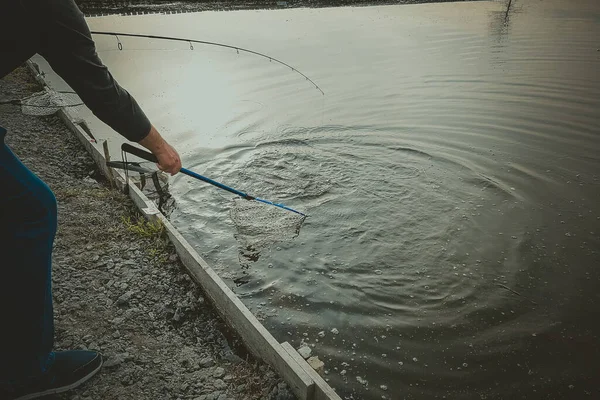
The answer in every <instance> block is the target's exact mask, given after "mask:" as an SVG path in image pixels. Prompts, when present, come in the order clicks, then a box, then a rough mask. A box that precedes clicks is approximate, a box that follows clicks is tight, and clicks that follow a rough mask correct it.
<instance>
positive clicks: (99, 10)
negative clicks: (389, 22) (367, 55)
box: [76, 0, 478, 17]
mask: <svg viewBox="0 0 600 400" xmlns="http://www.w3.org/2000/svg"><path fill="white" fill-rule="evenodd" d="M460 1H478V0H396V1H393V0H382V1H364V0H341V1H326V0H290V1H243V2H236V1H202V0H200V1H192V0H189V1H156V0H129V1H111V0H77V1H76V3H77V5H78V6H79V8H80V9H81V11H82V12H83V13H84V14H85V15H86V16H88V17H90V16H100V15H112V14H126V15H132V14H133V15H136V14H161V13H166V14H175V13H186V12H202V11H241V10H285V9H292V8H325V7H368V6H386V5H402V4H426V3H449V2H460Z"/></svg>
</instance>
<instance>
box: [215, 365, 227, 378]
mask: <svg viewBox="0 0 600 400" xmlns="http://www.w3.org/2000/svg"><path fill="white" fill-rule="evenodd" d="M212 376H214V377H215V378H222V377H224V376H225V370H224V369H223V368H221V367H217V368H215V370H214V371H213V374H212Z"/></svg>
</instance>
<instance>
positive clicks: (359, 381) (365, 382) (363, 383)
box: [356, 376, 369, 386]
mask: <svg viewBox="0 0 600 400" xmlns="http://www.w3.org/2000/svg"><path fill="white" fill-rule="evenodd" d="M356 381H357V382H358V383H360V384H361V385H364V386H367V385H368V384H369V382H368V381H367V380H366V379H363V378H362V377H360V376H357V377H356Z"/></svg>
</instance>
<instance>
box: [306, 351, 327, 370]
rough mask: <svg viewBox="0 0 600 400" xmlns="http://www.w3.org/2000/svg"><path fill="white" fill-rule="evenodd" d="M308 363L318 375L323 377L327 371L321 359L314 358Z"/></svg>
mask: <svg viewBox="0 0 600 400" xmlns="http://www.w3.org/2000/svg"><path fill="white" fill-rule="evenodd" d="M307 361H308V365H310V366H311V367H312V369H314V370H315V371H317V373H318V374H320V375H323V371H324V370H325V363H324V362H323V361H321V360H319V357H317V356H313V357H310V358H309V359H308V360H307Z"/></svg>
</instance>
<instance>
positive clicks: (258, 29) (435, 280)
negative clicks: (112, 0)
mask: <svg viewBox="0 0 600 400" xmlns="http://www.w3.org/2000/svg"><path fill="white" fill-rule="evenodd" d="M90 24H91V25H92V27H93V28H94V29H98V30H101V29H105V30H123V31H129V32H137V33H153V34H165V35H171V36H183V37H190V38H196V39H201V40H212V41H217V42H222V43H228V44H234V45H237V46H242V47H248V48H250V49H253V50H256V51H260V52H264V53H267V54H269V55H272V56H273V57H277V58H279V59H281V60H284V61H286V62H288V63H289V64H291V65H293V66H294V67H295V68H298V69H299V70H300V71H302V72H304V73H305V74H307V75H308V76H310V77H311V78H312V79H313V80H315V81H316V82H317V83H318V84H319V85H320V87H322V88H323V90H324V91H325V93H326V95H325V96H322V95H321V94H320V92H319V91H317V90H316V89H315V88H314V87H312V86H311V85H310V83H308V82H307V81H305V80H304V79H303V78H302V77H299V76H298V75H296V74H294V73H293V71H290V70H289V69H286V68H283V67H281V66H280V65H277V64H276V63H272V62H271V63H269V62H268V61H267V60H264V59H261V58H258V57H253V56H249V55H244V54H240V55H238V54H236V53H235V52H234V51H231V50H226V49H220V48H215V47H202V46H194V50H193V51H192V50H190V48H189V45H188V44H187V43H181V44H176V43H166V42H159V41H150V40H143V39H139V40H138V39H125V38H121V42H122V44H123V47H124V50H123V51H119V50H117V47H116V40H115V39H114V38H106V37H102V38H101V37H98V38H97V40H98V45H99V52H100V55H101V57H102V59H103V60H104V61H105V62H106V63H107V64H108V65H109V66H110V67H111V69H112V70H113V72H114V74H115V76H116V77H117V79H118V80H120V81H121V82H122V83H123V84H124V85H125V86H127V87H128V88H129V89H130V91H131V92H132V93H133V94H134V95H135V96H136V98H138V99H139V101H140V103H141V104H142V106H143V107H144V109H146V110H147V112H148V114H149V116H150V117H151V119H152V120H153V122H154V123H155V124H156V125H157V126H158V127H159V129H160V130H161V131H162V132H163V133H164V134H165V136H167V137H168V138H169V139H170V140H172V141H173V142H174V143H175V145H176V147H178V148H179V149H180V150H181V153H182V156H183V159H184V164H186V165H187V166H188V167H190V168H192V169H194V170H195V171H197V172H200V173H203V174H204V175H207V176H209V177H212V178H213V179H217V180H219V181H221V182H224V183H226V184H228V185H231V186H233V187H236V188H238V189H240V190H244V191H247V192H249V193H251V194H255V195H259V196H262V197H265V198H267V199H272V200H277V201H283V202H284V203H286V204H287V205H289V206H291V207H293V208H296V209H299V210H302V211H304V212H306V213H308V214H309V215H310V216H309V218H308V219H307V220H306V221H305V223H304V226H303V227H302V229H301V230H300V232H299V235H298V236H297V237H294V235H283V236H282V237H281V238H280V239H281V241H280V242H278V243H271V244H269V243H262V245H263V246H262V247H260V246H258V245H257V247H256V248H253V249H251V251H250V253H252V257H248V254H249V252H248V251H247V250H248V246H249V245H250V246H251V245H252V244H253V243H248V241H250V242H251V241H252V240H251V238H250V239H249V238H248V237H247V236H240V235H239V232H238V231H237V230H236V226H235V224H233V222H232V219H231V214H230V213H231V212H232V210H233V211H235V209H234V207H236V202H233V201H232V196H231V195H230V194H228V193H225V192H221V191H219V190H217V189H215V188H213V187H210V186H205V185H202V184H200V183H198V182H197V181H192V180H190V179H189V178H187V177H184V176H177V177H176V178H175V179H174V180H173V182H172V188H173V192H174V195H175V197H176V199H177V204H178V208H177V209H176V210H175V211H174V213H173V215H172V220H173V222H174V223H175V225H176V226H177V227H178V228H179V229H181V231H182V232H183V233H184V235H185V236H186V238H187V239H188V240H190V242H191V243H193V244H194V245H195V246H196V247H197V249H198V251H199V252H200V253H201V254H202V255H203V257H205V258H206V259H207V260H208V261H209V263H210V264H211V265H213V266H214V267H215V269H217V270H218V271H219V273H220V274H221V276H223V277H224V278H226V279H227V280H228V282H229V283H230V284H231V286H233V287H234V290H235V292H236V293H237V294H238V295H239V296H240V297H241V298H242V299H243V301H244V302H245V303H246V304H247V305H248V306H249V307H250V308H251V309H252V310H253V312H255V313H256V314H257V315H258V316H259V317H261V318H262V319H263V320H264V323H265V325H266V326H267V327H268V328H269V329H270V331H271V332H272V333H273V334H274V335H275V336H276V337H277V338H278V339H279V340H280V341H290V342H291V343H293V344H294V345H296V346H298V345H299V344H300V342H301V341H302V340H304V341H306V342H308V343H310V344H311V345H314V348H313V353H314V354H316V355H318V356H319V357H320V358H321V359H323V360H324V361H325V364H326V369H327V370H328V375H327V378H328V379H329V381H330V383H331V385H332V386H334V387H335V388H336V389H337V390H338V391H339V393H340V394H341V395H342V396H343V397H344V398H347V399H380V398H389V399H432V398H448V399H480V398H481V399H485V398H487V399H517V398H523V399H538V398H539V399H554V398H556V399H564V398H570V399H576V398H595V397H597V396H599V395H600V393H599V390H598V384H597V383H596V379H597V378H598V371H599V368H600V362H599V361H598V360H599V357H598V356H599V355H600V351H599V350H600V349H599V341H598V318H599V316H600V315H599V312H598V306H597V303H598V301H599V300H600V299H599V293H600V292H599V290H598V283H599V277H600V276H599V275H600V272H599V270H598V266H599V265H600V256H599V254H598V252H599V250H600V239H599V233H600V156H599V150H600V137H599V135H600V131H599V128H600V118H599V115H598V110H599V109H600V82H599V80H598V70H599V66H600V52H599V51H598V47H600V43H599V42H598V38H599V37H600V7H599V5H598V3H597V2H595V1H593V0H589V1H584V0H576V1H569V2H565V1H559V0H544V1H533V0H529V1H525V0H513V1H512V5H511V9H510V10H509V12H508V13H507V11H506V3H504V2H474V3H468V2H467V3H455V4H454V3H452V4H431V5H410V6H385V7H366V8H332V9H297V10H285V11H240V12H223V13H219V12H207V13H199V14H185V15H176V16H174V15H169V16H161V15H153V16H139V17H103V18H91V19H90ZM87 118H89V117H87ZM95 127H96V129H97V130H104V131H106V128H105V127H103V126H102V125H100V124H96V125H95ZM117 145H118V141H116V140H113V146H117ZM265 207H266V206H265ZM271 218H273V217H272V216H269V215H266V214H264V213H261V212H260V211H258V210H257V211H256V215H255V218H254V223H255V224H254V226H255V227H257V228H260V226H261V225H262V226H264V227H266V228H268V227H269V224H270V223H273V222H272V221H273V220H272V219H271ZM254 244H256V243H254ZM334 328H335V329H336V330H337V332H339V333H338V334H334V333H332V332H331V331H332V330H333V329H334ZM320 332H324V336H323V333H321V335H319V333H320Z"/></svg>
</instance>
